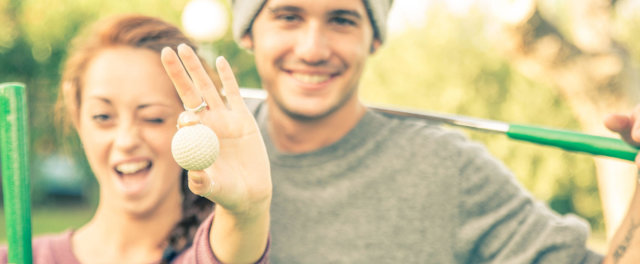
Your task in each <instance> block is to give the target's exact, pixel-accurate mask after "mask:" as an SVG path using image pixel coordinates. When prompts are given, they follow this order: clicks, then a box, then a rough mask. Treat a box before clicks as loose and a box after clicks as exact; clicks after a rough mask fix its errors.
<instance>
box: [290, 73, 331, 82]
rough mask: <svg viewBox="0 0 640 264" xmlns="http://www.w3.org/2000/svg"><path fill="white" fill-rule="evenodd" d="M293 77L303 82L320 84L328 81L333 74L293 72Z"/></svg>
mask: <svg viewBox="0 0 640 264" xmlns="http://www.w3.org/2000/svg"><path fill="white" fill-rule="evenodd" d="M291 77H293V78H294V79H296V80H297V81H299V82H302V83H308V84H319V83H323V82H326V81H327V80H329V79H330V78H331V77H332V76H331V74H308V73H298V72H292V73H291Z"/></svg>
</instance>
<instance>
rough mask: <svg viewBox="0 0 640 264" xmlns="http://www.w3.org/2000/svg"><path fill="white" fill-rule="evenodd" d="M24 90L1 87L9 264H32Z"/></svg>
mask: <svg viewBox="0 0 640 264" xmlns="http://www.w3.org/2000/svg"><path fill="white" fill-rule="evenodd" d="M28 139H29V131H28V130H27V101H26V98H25V87H24V85H23V84H20V83H5V84H0V157H1V158H2V191H3V198H4V214H5V223H6V230H7V246H8V250H9V252H8V261H9V263H32V261H33V260H32V256H31V203H30V184H29V182H30V180H29V153H28V149H29V147H28V142H27V140H28Z"/></svg>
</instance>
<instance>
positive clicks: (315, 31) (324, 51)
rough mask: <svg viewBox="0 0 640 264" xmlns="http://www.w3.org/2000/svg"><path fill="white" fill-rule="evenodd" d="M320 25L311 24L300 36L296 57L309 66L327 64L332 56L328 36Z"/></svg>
mask: <svg viewBox="0 0 640 264" xmlns="http://www.w3.org/2000/svg"><path fill="white" fill-rule="evenodd" d="M323 30H324V29H323V27H322V25H321V24H320V23H316V22H310V23H309V24H308V25H307V27H305V29H304V30H303V32H302V33H301V34H300V35H299V36H298V43H297V45H296V48H295V50H296V55H297V57H298V58H300V59H301V60H302V61H304V62H305V63H306V64H309V65H320V64H323V63H325V62H326V61H327V60H328V59H329V57H330V56H331V49H330V47H329V43H328V39H327V36H326V34H325V33H324V32H323Z"/></svg>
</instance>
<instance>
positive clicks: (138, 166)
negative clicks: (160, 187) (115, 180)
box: [116, 160, 151, 174]
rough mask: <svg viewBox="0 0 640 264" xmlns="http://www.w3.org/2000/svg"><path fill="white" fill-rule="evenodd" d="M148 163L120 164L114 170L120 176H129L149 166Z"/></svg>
mask: <svg viewBox="0 0 640 264" xmlns="http://www.w3.org/2000/svg"><path fill="white" fill-rule="evenodd" d="M150 163H151V162H150V161H148V160H147V161H138V162H128V163H122V164H120V165H118V166H116V170H117V171H118V172H120V173H122V174H131V173H136V172H138V171H140V170H142V169H145V168H147V167H148V166H149V164H150Z"/></svg>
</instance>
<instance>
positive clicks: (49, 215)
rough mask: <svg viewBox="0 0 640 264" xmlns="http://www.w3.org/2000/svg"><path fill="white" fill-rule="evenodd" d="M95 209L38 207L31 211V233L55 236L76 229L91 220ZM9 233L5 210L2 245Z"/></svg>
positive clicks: (1, 221) (0, 236)
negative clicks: (6, 225)
mask: <svg viewBox="0 0 640 264" xmlns="http://www.w3.org/2000/svg"><path fill="white" fill-rule="evenodd" d="M94 210H95V209H94V208H93V207H91V206H88V205H67V206H47V207H37V208H32V210H31V226H32V229H31V232H32V234H33V236H34V237H35V236H38V235H43V234H55V233H60V232H62V231H65V230H68V229H76V228H78V227H80V226H82V225H83V224H85V223H86V222H88V221H89V220H90V219H91V216H92V215H93V213H94ZM6 241H7V232H6V227H5V219H4V208H2V212H1V214H0V243H2V244H6Z"/></svg>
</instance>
